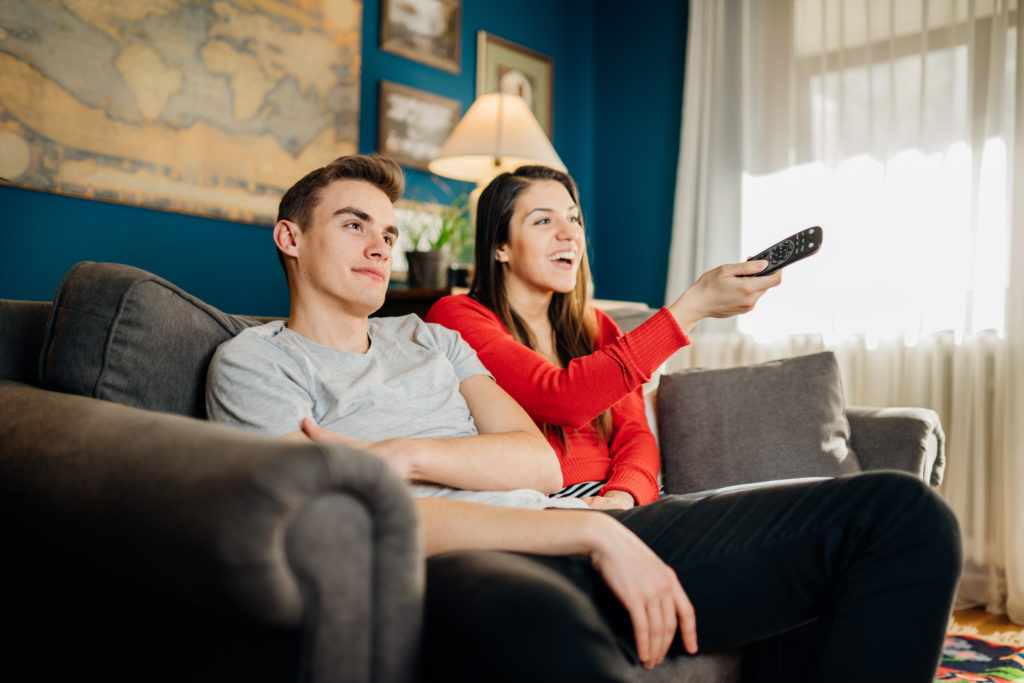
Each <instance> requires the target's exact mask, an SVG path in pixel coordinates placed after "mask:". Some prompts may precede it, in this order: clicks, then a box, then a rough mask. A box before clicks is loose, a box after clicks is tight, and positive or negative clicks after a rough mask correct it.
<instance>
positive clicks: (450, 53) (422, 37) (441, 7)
mask: <svg viewBox="0 0 1024 683" xmlns="http://www.w3.org/2000/svg"><path fill="white" fill-rule="evenodd" d="M380 12H381V16H380V49H381V50H384V51H385V52H390V53H392V54H396V55H400V56H402V57H405V58H406V59H411V60H413V61H416V62H420V63H422V64H427V65H428V66H432V67H434V68H437V69H444V70H445V71H450V72H452V73H453V74H457V73H459V71H460V70H461V66H460V64H461V47H462V0H381V3H380Z"/></svg>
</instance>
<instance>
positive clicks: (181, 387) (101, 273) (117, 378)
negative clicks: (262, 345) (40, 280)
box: [39, 262, 257, 417]
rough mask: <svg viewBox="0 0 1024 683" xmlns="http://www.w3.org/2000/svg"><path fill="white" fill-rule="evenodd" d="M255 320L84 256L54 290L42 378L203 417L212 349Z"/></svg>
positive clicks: (54, 385) (68, 388)
mask: <svg viewBox="0 0 1024 683" xmlns="http://www.w3.org/2000/svg"><path fill="white" fill-rule="evenodd" d="M256 322H257V321H256V320H254V319H252V318H246V317H242V316H234V315H228V314H226V313H222V312H221V311H219V310H217V309H216V308H214V307H213V306H210V305H208V304H206V303H204V302H202V301H200V300H199V299H197V298H195V297H194V296H191V295H190V294H187V293H185V292H184V291H182V290H181V289H179V288H178V287H176V286H174V285H172V284H171V283H170V282H167V281H166V280H164V279H163V278H160V277H157V276H156V275H153V274H152V273H148V272H146V271H144V270H140V269H138V268H133V267H131V266H125V265H119V264H113V263H92V262H83V263H79V264H77V265H75V266H74V267H72V268H71V270H69V271H68V273H67V275H65V276H64V279H63V281H62V282H61V284H60V286H59V287H58V288H57V293H56V295H55V297H54V301H53V307H52V310H51V312H50V320H49V323H48V326H47V330H46V337H45V339H44V340H43V349H42V354H41V357H40V369H39V371H40V381H41V383H42V384H43V386H45V387H47V388H49V389H53V390H56V391H63V392H68V393H74V394H81V395H83V396H91V397H94V398H102V399H106V400H109V401H114V402H116V403H122V404H125V405H130V406H135V407H139V408H147V409H150V410H160V411H165V412H172V413H179V414H182V415H192V416H195V417H205V415H206V407H205V387H206V368H207V366H208V365H209V362H210V358H211V357H212V356H213V352H214V351H215V350H216V348H217V346H219V345H220V344H221V342H224V341H226V340H228V339H230V338H231V337H233V336H234V335H236V334H238V332H240V331H241V330H243V329H245V328H246V327H249V326H251V325H254V324H256Z"/></svg>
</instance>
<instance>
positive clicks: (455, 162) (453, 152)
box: [428, 93, 566, 207]
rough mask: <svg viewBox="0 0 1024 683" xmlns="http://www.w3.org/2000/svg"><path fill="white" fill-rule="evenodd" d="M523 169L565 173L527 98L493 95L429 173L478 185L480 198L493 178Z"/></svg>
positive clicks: (469, 116)
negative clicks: (535, 166)
mask: <svg viewBox="0 0 1024 683" xmlns="http://www.w3.org/2000/svg"><path fill="white" fill-rule="evenodd" d="M524 164H543V165H545V166H551V167H552V168H557V169H558V170H560V171H564V170H566V169H565V164H563V163H562V160H561V159H559V158H558V154H557V153H556V152H555V148H554V147H552V145H551V142H550V141H549V140H548V136H547V135H545V134H544V130H543V129H542V128H541V127H540V124H539V123H537V119H536V118H535V117H534V115H533V112H531V111H530V108H529V107H527V106H526V102H525V101H524V100H523V98H521V97H519V96H518V95H507V94H504V93H491V94H488V95H481V96H480V97H478V98H477V100H476V102H474V103H473V106H471V107H470V108H469V111H467V112H466V115H465V116H463V117H462V120H461V121H459V123H458V124H457V125H456V126H455V128H454V130H452V133H451V135H449V136H448V139H447V140H445V142H444V145H442V146H441V151H440V153H439V154H438V156H437V158H436V159H434V160H433V161H431V162H430V163H429V164H428V167H429V168H430V170H431V172H433V173H436V174H437V175H441V176H445V177H446V178H455V179H456V180H465V181H469V182H473V183H476V184H477V189H476V190H475V191H474V193H473V194H475V195H477V196H479V194H480V191H482V190H483V188H484V187H485V186H486V185H487V183H489V182H490V181H491V179H492V178H494V176H496V175H498V174H499V173H504V172H505V171H514V170H515V169H516V168H518V167H520V166H522V165H524ZM472 200H475V197H473V198H472ZM472 200H471V203H472V204H473V206H474V207H475V201H472Z"/></svg>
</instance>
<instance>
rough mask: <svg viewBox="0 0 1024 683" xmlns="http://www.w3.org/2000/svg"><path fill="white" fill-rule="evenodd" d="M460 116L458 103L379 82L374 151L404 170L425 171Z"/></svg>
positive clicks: (460, 110)
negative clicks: (375, 149)
mask: <svg viewBox="0 0 1024 683" xmlns="http://www.w3.org/2000/svg"><path fill="white" fill-rule="evenodd" d="M461 115H462V103H461V102H460V101H459V100H456V99H452V98H449V97H442V96H440V95H435V94H433V93H429V92H426V91H425V90H419V89H417V88H411V87H409V86H407V85H402V84H400V83H393V82H391V81H381V82H380V100H379V104H378V112H377V151H378V152H380V153H381V154H383V155H384V156H387V157H390V158H392V159H394V160H395V161H397V162H398V163H400V164H402V165H404V166H408V167H410V168H415V169H418V170H422V171H427V170H429V169H428V168H427V164H429V163H430V162H431V161H432V160H434V159H435V158H437V155H438V153H439V152H440V151H441V145H443V144H444V141H445V140H447V139H448V136H449V135H450V134H451V132H452V129H453V128H455V124H456V123H458V121H459V117H460V116H461Z"/></svg>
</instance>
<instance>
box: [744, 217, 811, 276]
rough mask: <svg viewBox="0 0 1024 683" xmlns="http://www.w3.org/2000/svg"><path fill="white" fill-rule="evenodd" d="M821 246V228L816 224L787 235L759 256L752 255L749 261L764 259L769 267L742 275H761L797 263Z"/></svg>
mask: <svg viewBox="0 0 1024 683" xmlns="http://www.w3.org/2000/svg"><path fill="white" fill-rule="evenodd" d="M819 247H821V228H820V227H818V226H814V227H813V228H807V229H806V230H801V231H800V232H798V233H797V234H795V235H792V236H790V237H787V238H786V239H784V240H782V241H781V242H779V243H778V244H774V245H772V246H770V247H768V248H767V249H765V250H764V251H762V252H761V253H760V254H758V255H757V256H751V257H750V258H748V259H747V260H748V261H758V260H760V259H764V260H766V261H768V267H766V268H765V269H764V270H762V271H761V272H760V273H754V274H753V275H741V276H740V277H761V276H762V275H768V274H769V273H774V272H775V271H776V270H778V269H779V268H783V267H785V266H788V265H789V264H791V263H796V262H797V261H799V260H800V259H802V258H807V257H808V256H810V255H811V254H813V253H814V252H816V251H818V248H819Z"/></svg>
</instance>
